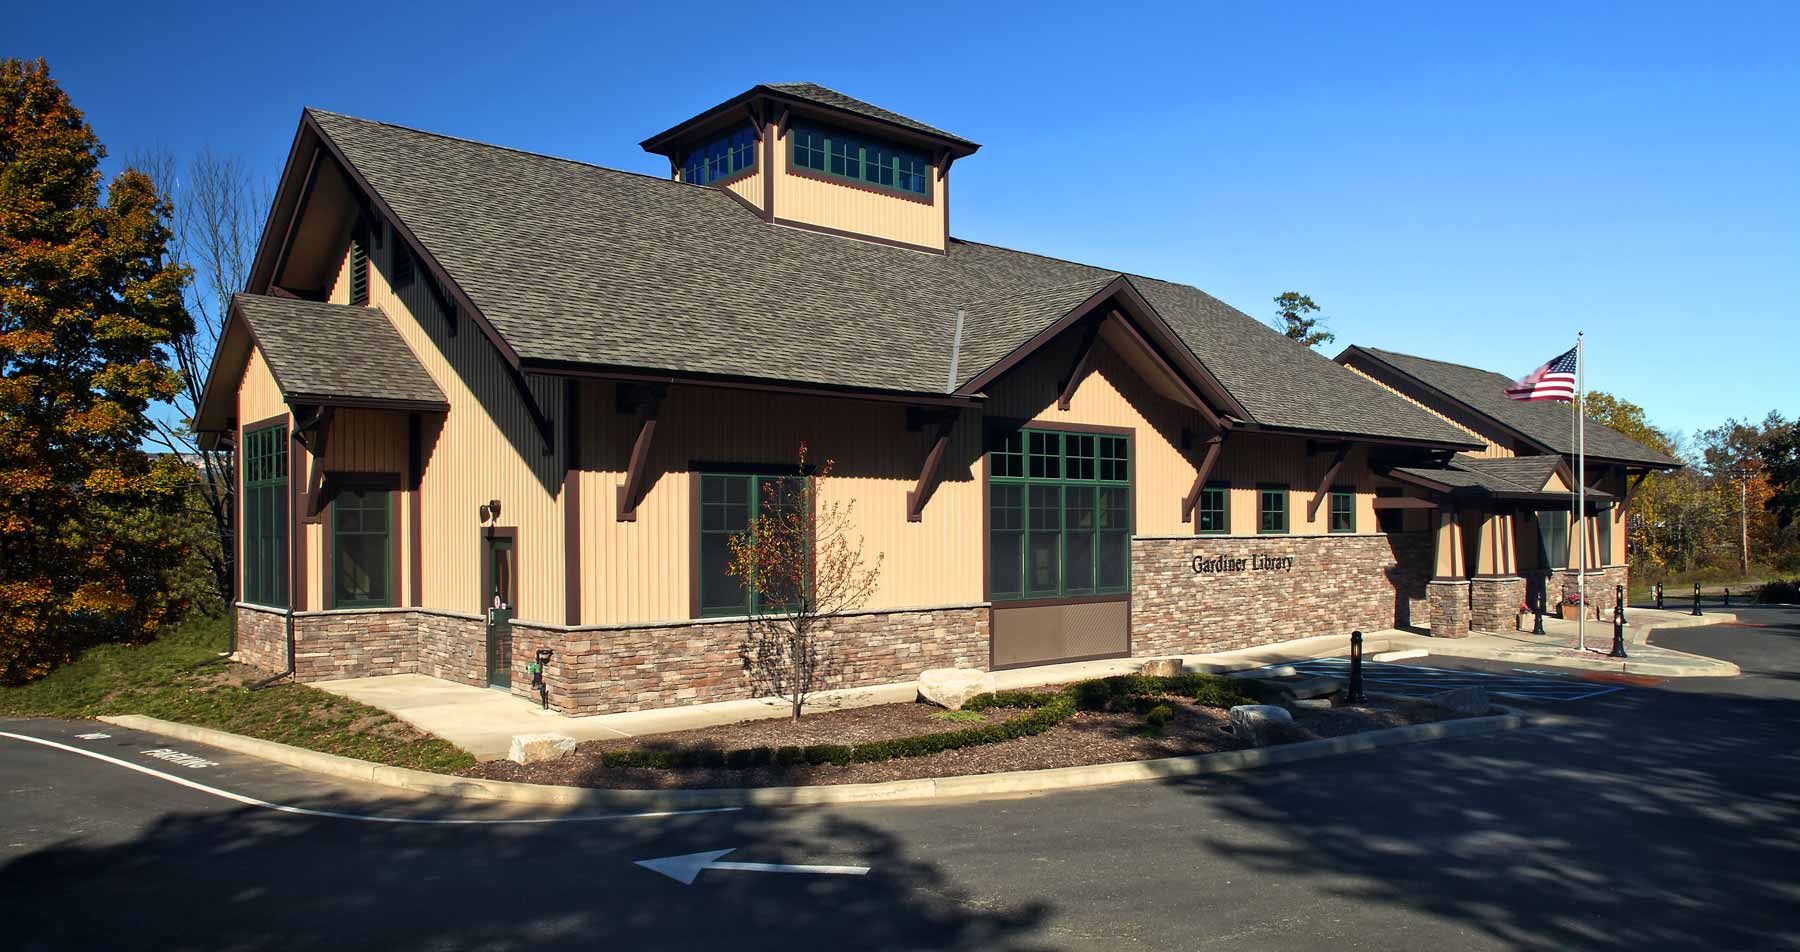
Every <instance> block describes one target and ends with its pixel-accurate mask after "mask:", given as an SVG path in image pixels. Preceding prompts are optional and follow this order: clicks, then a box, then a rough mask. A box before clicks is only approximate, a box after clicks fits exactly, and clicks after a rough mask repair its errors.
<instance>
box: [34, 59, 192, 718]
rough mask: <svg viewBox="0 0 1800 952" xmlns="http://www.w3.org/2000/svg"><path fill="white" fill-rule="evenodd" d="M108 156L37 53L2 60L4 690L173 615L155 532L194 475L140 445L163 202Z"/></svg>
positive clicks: (168, 308)
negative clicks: (105, 166)
mask: <svg viewBox="0 0 1800 952" xmlns="http://www.w3.org/2000/svg"><path fill="white" fill-rule="evenodd" d="M104 155H105V152H104V150H103V149H102V147H101V145H100V142H99V140H98V139H97V138H96V137H95V135H94V133H93V130H92V129H90V128H89V127H88V124H87V122H86V120H85V119H84V118H83V116H82V114H81V112H80V111H79V110H77V109H76V108H75V107H74V105H73V104H71V103H70V101H69V98H68V96H67V94H65V93H64V91H63V90H62V89H61V88H60V87H59V86H58V85H57V84H56V82H55V80H53V79H52V78H51V76H50V70H49V67H48V66H47V65H46V64H45V63H44V61H42V60H38V61H36V62H24V61H20V60H11V59H9V60H0V606H4V607H5V610H4V611H0V683H18V682H21V681H24V680H27V679H30V678H32V677H36V676H38V675H40V674H43V673H44V672H46V671H48V670H50V668H52V667H53V666H55V665H56V664H58V663H61V662H63V661H66V660H68V659H70V658H72V657H74V655H75V654H76V653H77V652H79V651H80V649H81V648H83V647H85V646H86V645H88V644H91V643H94V642H97V641H101V640H117V641H127V642H141V641H145V640H148V639H150V638H152V637H154V635H155V633H156V631H157V629H158V628H159V626H161V625H162V623H163V622H164V621H166V620H167V619H169V618H170V617H171V616H172V615H173V614H174V613H176V612H178V611H179V610H180V607H181V606H180V605H179V604H178V601H177V599H176V598H175V597H173V596H171V595H170V594H169V591H168V588H167V586H166V585H165V584H164V581H165V576H166V573H167V571H168V569H169V568H170V566H172V565H173V564H175V562H176V561H177V560H178V558H179V555H180V553H179V543H178V542H177V541H175V540H172V539H170V538H168V537H167V536H166V535H165V534H163V533H161V532H159V531H157V528H156V524H157V521H158V517H159V516H161V515H164V514H166V513H168V512H169V511H170V510H171V509H172V508H173V507H174V506H176V505H177V504H178V501H179V498H180V492H181V488H182V486H183V484H184V483H185V482H186V481H187V480H189V478H190V477H189V476H188V474H187V473H186V472H184V471H183V470H184V467H185V464H184V463H183V462H182V461H180V460H179V459H171V458H163V459H153V458H152V457H151V456H150V454H148V453H146V452H145V451H144V450H143V449H141V448H140V446H141V443H142V441H143V439H144V437H145V436H146V434H147V433H148V432H149V431H150V426H151V424H150V421H149V418H148V416H147V415H146V410H147V409H148V407H149V406H150V405H151V404H152V403H153V402H155V401H161V400H167V399H169V398H170V397H171V396H173V395H174V393H175V391H176V388H177V386H178V381H177V378H176V375H175V374H174V373H173V372H172V371H171V369H170V367H169V366H168V362H167V357H166V354H165V353H164V350H163V348H164V347H165V346H166V345H167V344H168V342H169V341H170V340H171V339H173V338H174V337H175V336H177V335H180V334H183V333H186V332H187V331H188V329H189V319H188V315H187V312H186V310H185V308H184V307H183V304H182V291H183V287H184V285H185V283H186V281H187V279H188V273H187V271H186V269H184V268H182V267H180V266H178V265H175V264H171V263H170V261H169V259H168V253H167V252H168V242H169V236H170V233H169V217H170V213H171V212H170V207H169V205H168V203H167V201H165V200H164V198H163V197H162V196H161V195H159V194H158V192H157V190H156V187H155V186H154V184H153V183H152V182H151V181H150V179H149V178H148V177H147V176H145V175H144V174H142V173H141V172H138V171H136V170H134V169H126V170H124V171H122V172H120V173H119V174H118V175H116V176H115V177H114V178H113V179H112V180H111V182H110V183H107V184H106V186H105V187H104V189H103V188H102V182H101V176H100V159H101V158H102V157H103V156H104Z"/></svg>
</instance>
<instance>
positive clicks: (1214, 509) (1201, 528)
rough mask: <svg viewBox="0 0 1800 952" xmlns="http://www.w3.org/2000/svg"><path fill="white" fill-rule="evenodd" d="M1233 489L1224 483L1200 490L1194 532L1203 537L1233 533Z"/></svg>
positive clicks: (1195, 509)
mask: <svg viewBox="0 0 1800 952" xmlns="http://www.w3.org/2000/svg"><path fill="white" fill-rule="evenodd" d="M1230 498H1231V488H1230V487H1229V486H1226V485H1225V484H1223V483H1220V484H1218V485H1209V486H1207V487H1206V488H1204V489H1202V490H1200V501H1199V502H1198V503H1197V504H1195V508H1194V531H1195V532H1198V533H1199V534H1201V535H1224V534H1225V533H1227V532H1230V531H1231V509H1230V506H1229V503H1228V500H1229V499H1230Z"/></svg>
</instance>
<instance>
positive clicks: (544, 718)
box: [311, 632, 1431, 760]
mask: <svg viewBox="0 0 1800 952" xmlns="http://www.w3.org/2000/svg"><path fill="white" fill-rule="evenodd" d="M1401 634H1402V633H1401V632H1381V633H1377V634H1375V635H1371V636H1370V637H1369V638H1367V639H1366V640H1365V642H1364V647H1365V650H1367V651H1370V652H1375V651H1386V650H1388V649H1389V648H1392V647H1399V646H1398V645H1396V644H1394V643H1393V642H1392V639H1391V638H1390V637H1389V636H1390V635H1401ZM1424 640H1426V641H1430V640H1431V639H1424ZM1408 647H1410V645H1408ZM1348 648H1349V638H1348V637H1346V636H1343V635H1324V636H1320V637H1316V638H1302V639H1300V640H1298V641H1288V642H1283V643H1281V644H1276V645H1264V646H1262V647H1258V648H1246V649H1243V650H1241V651H1227V652H1221V653H1218V654H1206V655H1185V656H1183V657H1182V660H1183V662H1184V663H1185V664H1186V665H1187V668H1188V670H1190V671H1207V672H1213V673H1223V672H1226V671H1237V670H1242V669H1245V668H1257V667H1261V666H1263V665H1266V664H1276V663H1280V662H1285V661H1303V660H1308V659H1312V658H1319V657H1332V656H1338V655H1342V654H1343V653H1344V652H1345V651H1347V650H1348ZM1144 661H1145V659H1143V658H1119V659H1116V660H1112V661H1079V662H1074V663H1072V664H1051V665H1042V666H1040V667H1035V668H1017V669H1014V670H1011V671H997V672H995V673H994V681H995V684H996V686H998V687H999V688H1000V689H1002V690H1009V689H1017V688H1031V687H1039V686H1042V685H1046V684H1062V683H1065V682H1068V681H1079V680H1083V679H1085V678H1099V677H1107V676H1109V675H1114V674H1135V673H1137V671H1138V669H1139V668H1140V667H1142V666H1143V663H1144ZM311 686H312V687H315V688H318V689H320V690H322V691H330V692H331V693H333V694H338V695H342V696H343V697H347V698H350V699H352V700H355V701H361V702H362V703H364V704H367V705H370V706H371V707H379V708H381V709H382V710H384V711H387V712H388V713H390V714H392V715H394V716H395V717H397V718H399V719H400V720H403V721H405V722H406V723H408V724H411V725H413V726H414V727H417V728H419V729H420V730H422V731H426V732H428V733H432V734H436V735H437V736H439V737H442V738H443V739H445V740H447V741H449V742H450V743H452V744H455V745H456V746H458V747H461V748H462V749H464V750H466V751H468V752H469V753H471V754H474V755H475V756H476V757H478V758H480V759H482V760H493V759H496V758H500V757H505V756H506V754H507V752H508V750H509V749H510V748H511V746H512V738H513V735H514V734H536V733H543V732H545V731H554V732H556V733H558V734H564V735H566V736H569V737H573V738H575V739H576V740H605V739H609V738H617V737H637V736H641V735H644V734H663V733H668V732H670V731H680V730H691V729H694V728H699V727H711V726H713V725H716V724H735V723H737V722H738V721H748V720H760V719H762V718H769V717H785V716H787V713H788V704H787V702H786V701H782V700H779V699H776V698H756V699H753V700H741V701H715V702H713V703H710V704H694V705H690V706H688V707H677V708H665V709H662V710H654V711H628V712H625V713H621V714H598V715H594V716H591V717H569V716H567V715H564V714H560V713H558V712H556V711H554V710H549V711H546V710H543V709H541V708H540V707H538V705H537V704H536V703H534V702H531V701H527V700H525V699H524V698H520V697H514V696H512V695H511V694H508V693H506V692H504V691H500V690H496V689H493V688H478V687H472V686H469V685H466V684H454V683H452V682H449V681H442V680H439V679H437V678H434V677H430V676H429V675H423V674H392V675H385V676H382V677H375V678H348V679H344V680H341V681H317V682H313V683H312V685H311ZM917 696H918V692H917V690H916V689H915V686H914V682H912V681H904V682H901V683H899V684H884V685H877V686H874V687H864V688H846V689H843V690H838V691H823V692H820V693H819V694H816V695H814V696H813V697H812V698H810V699H809V700H808V701H807V704H806V709H807V710H808V711H811V712H816V711H831V710H839V709H843V708H853V707H868V706H870V705H873V704H897V703H901V702H904V701H911V700H913V699H914V698H916V697H917Z"/></svg>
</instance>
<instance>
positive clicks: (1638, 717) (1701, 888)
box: [1185, 629, 1800, 949]
mask: <svg viewBox="0 0 1800 952" xmlns="http://www.w3.org/2000/svg"><path fill="white" fill-rule="evenodd" d="M1692 631H1696V632H1697V631H1701V630H1700V629H1693V630H1692ZM1732 660H1736V659H1732ZM1736 683H1737V682H1736V681H1735V679H1706V681H1705V686H1704V687H1700V686H1698V685H1695V684H1690V685H1682V686H1680V688H1678V689H1675V690H1669V689H1657V690H1631V691H1627V692H1622V693H1620V694H1616V695H1611V696H1608V697H1607V698H1605V699H1603V700H1596V701H1590V702H1583V703H1581V704H1576V705H1564V706H1556V707H1554V708H1544V709H1540V712H1541V715H1542V716H1540V717H1539V718H1538V723H1536V724H1535V725H1534V726H1532V727H1530V728H1528V729H1527V730H1524V731H1519V732H1514V733H1511V734H1507V735H1501V736H1498V737H1494V738H1486V739H1477V740H1470V741H1462V742H1448V743H1439V744H1431V745H1423V746H1419V747H1413V748H1406V749H1400V750H1393V751H1389V752H1384V753H1383V754H1382V755H1379V756H1366V757H1354V758H1346V759H1344V760H1339V761H1333V762H1329V763H1324V764H1320V765H1319V766H1318V768H1317V769H1313V770H1309V771H1307V772H1306V776H1305V782H1304V784H1294V783H1292V780H1293V777H1292V776H1291V775H1290V776H1287V777H1285V778H1283V779H1285V780H1286V781H1287V782H1285V783H1283V782H1281V779H1278V778H1277V776H1275V775H1270V774H1263V775H1256V774H1241V775H1237V776H1234V777H1230V778H1225V779H1208V780H1199V781H1195V782H1192V783H1189V784H1187V785H1185V786H1186V788H1187V790H1188V791H1189V792H1191V793H1192V794H1193V795H1195V796H1203V797H1206V798H1207V800H1208V805H1209V806H1211V807H1213V808H1215V809H1218V810H1220V811H1222V812H1223V813H1225V815H1227V816H1230V817H1232V818H1234V819H1236V820H1238V821H1240V822H1241V823H1245V824H1250V825H1253V826H1254V827H1255V828H1257V829H1258V830H1259V831H1261V832H1266V834H1267V835H1266V836H1258V837H1253V838H1250V839H1251V840H1252V842H1248V843H1246V842H1241V841H1227V840H1222V839H1219V838H1216V837H1204V836H1203V837H1200V838H1199V839H1198V845H1199V846H1200V847H1201V848H1203V849H1206V850H1212V851H1217V852H1218V853H1219V854H1221V855H1223V856H1228V857H1231V858H1234V859H1236V860H1237V861H1238V862H1241V863H1243V864H1244V865H1246V866H1247V867H1249V868H1250V869H1253V870H1255V871H1257V872H1258V873H1260V874H1264V875H1267V876H1270V877H1295V878H1296V879H1298V880H1300V881H1301V882H1307V881H1311V886H1312V888H1313V889H1317V890H1320V891H1323V892H1327V893H1329V894H1333V895H1337V896H1340V897H1342V898H1345V899H1350V900H1354V901H1357V902H1359V903H1368V904H1373V905H1374V907H1375V908H1376V909H1379V908H1381V907H1395V908H1405V909H1409V910H1410V911H1413V912H1416V913H1423V914H1428V915H1431V916H1435V917H1438V918H1441V919H1443V920H1445V921H1448V922H1451V923H1458V924H1461V925H1464V926H1466V927H1467V928H1469V929H1471V930H1475V931H1477V932H1479V933H1482V934H1484V935H1485V936H1487V937H1489V938H1490V939H1492V940H1497V941H1498V942H1499V943H1501V944H1504V945H1507V946H1512V947H1530V948H1555V949H1615V948H1629V949H1651V948H1654V949H1666V948H1678V947H1703V948H1709V949H1717V948H1743V949H1769V948H1777V947H1793V943H1794V941H1795V928H1796V923H1800V889H1797V888H1796V886H1795V873H1794V871H1795V870H1797V869H1800V837H1797V836H1796V835H1795V830H1796V829H1800V752H1797V751H1796V749H1795V748H1794V746H1793V738H1794V737H1795V736H1796V731H1800V701H1796V700H1792V699H1786V698H1773V697H1758V696H1753V695H1751V694H1746V693H1742V692H1740V691H1739V690H1737V689H1736V688H1735V687H1734V684H1736ZM1397 804H1404V805H1405V806H1404V808H1401V809H1396V808H1395V807H1396V805H1397ZM1377 914H1378V913H1377ZM1370 938H1371V940H1374V941H1376V942H1377V944H1380V943H1381V940H1380V937H1379V936H1370ZM1398 944H1405V943H1403V942H1402V943H1398Z"/></svg>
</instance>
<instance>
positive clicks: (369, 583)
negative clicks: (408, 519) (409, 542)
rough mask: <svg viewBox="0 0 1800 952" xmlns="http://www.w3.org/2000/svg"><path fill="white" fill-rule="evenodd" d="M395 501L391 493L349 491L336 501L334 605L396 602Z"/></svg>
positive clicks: (368, 605)
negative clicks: (393, 503) (392, 501)
mask: <svg viewBox="0 0 1800 952" xmlns="http://www.w3.org/2000/svg"><path fill="white" fill-rule="evenodd" d="M391 500H392V497H391V496H390V495H389V493H388V491H387V490H386V489H379V488H372V487H371V488H346V489H342V490H339V491H338V493H337V496H336V497H335V498H333V499H332V501H331V580H332V581H331V605H332V607H333V608H376V607H381V608H386V607H391V606H392V605H394V604H395V602H394V576H395V574H397V573H396V572H395V571H394V562H395V561H396V560H395V552H394V541H395V540H394V533H393V531H392V529H393V506H392V504H391Z"/></svg>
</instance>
